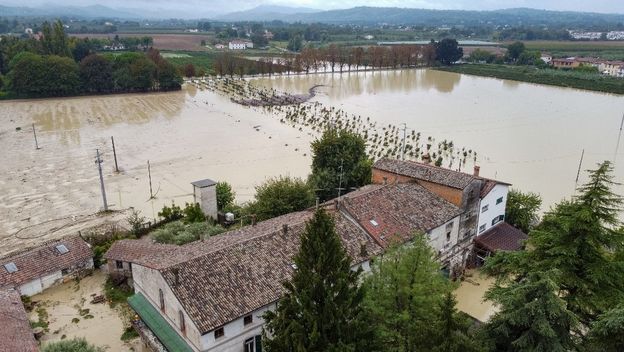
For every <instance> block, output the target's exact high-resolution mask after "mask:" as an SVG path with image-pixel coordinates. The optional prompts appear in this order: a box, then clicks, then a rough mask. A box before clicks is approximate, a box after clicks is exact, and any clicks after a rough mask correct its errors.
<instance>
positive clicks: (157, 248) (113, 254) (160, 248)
mask: <svg viewBox="0 0 624 352" xmlns="http://www.w3.org/2000/svg"><path fill="white" fill-rule="evenodd" d="M178 248H179V247H178V246H176V245H170V244H159V243H153V242H149V241H145V240H130V239H124V240H119V241H116V242H115V243H113V245H112V246H111V247H110V248H109V249H108V251H107V252H106V254H104V259H107V260H120V261H123V262H133V263H137V262H139V261H141V259H142V258H145V257H148V256H151V255H155V254H158V253H167V252H170V251H176V250H178Z"/></svg>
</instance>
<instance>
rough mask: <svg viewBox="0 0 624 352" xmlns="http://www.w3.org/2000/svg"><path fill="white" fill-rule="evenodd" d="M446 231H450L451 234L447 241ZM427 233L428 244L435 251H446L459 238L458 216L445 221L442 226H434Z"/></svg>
mask: <svg viewBox="0 0 624 352" xmlns="http://www.w3.org/2000/svg"><path fill="white" fill-rule="evenodd" d="M447 225H448V228H447ZM451 226H452V227H451ZM448 232H450V233H451V236H450V239H449V240H448V241H447V239H446V235H447V233H448ZM427 234H428V236H429V245H430V246H431V247H432V248H433V249H435V251H436V252H437V253H440V252H445V251H448V250H449V249H450V248H453V247H454V246H455V245H456V244H457V241H458V238H459V216H457V217H455V218H453V219H452V220H450V221H448V222H446V223H445V224H444V225H442V226H438V227H436V228H435V229H433V230H431V231H429V232H428V233H427Z"/></svg>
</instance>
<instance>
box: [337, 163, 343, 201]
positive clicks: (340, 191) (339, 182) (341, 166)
mask: <svg viewBox="0 0 624 352" xmlns="http://www.w3.org/2000/svg"><path fill="white" fill-rule="evenodd" d="M343 164H344V160H343V159H340V178H339V179H338V188H337V189H338V198H340V195H341V194H342V190H343V189H344V188H342V176H343V173H344V172H343Z"/></svg>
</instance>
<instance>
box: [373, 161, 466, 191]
mask: <svg viewBox="0 0 624 352" xmlns="http://www.w3.org/2000/svg"><path fill="white" fill-rule="evenodd" d="M373 167H374V168H376V169H379V170H384V171H388V172H392V173H395V174H399V175H403V176H408V177H413V178H416V179H419V180H424V181H428V182H433V183H438V184H442V185H445V186H448V187H452V188H457V189H464V188H466V187H467V186H468V185H469V184H470V183H471V182H472V180H474V179H475V176H473V175H470V174H466V173H463V172H459V171H453V170H449V169H445V168H442V167H438V166H433V165H429V164H424V163H419V162H416V161H407V160H396V159H388V158H382V159H379V160H377V161H376V162H375V164H373Z"/></svg>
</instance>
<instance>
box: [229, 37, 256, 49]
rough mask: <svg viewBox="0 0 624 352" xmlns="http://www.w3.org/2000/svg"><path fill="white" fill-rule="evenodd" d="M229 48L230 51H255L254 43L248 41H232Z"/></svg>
mask: <svg viewBox="0 0 624 352" xmlns="http://www.w3.org/2000/svg"><path fill="white" fill-rule="evenodd" d="M228 47H229V48H230V50H245V49H253V43H252V42H250V41H246V40H238V39H236V40H232V41H231V42H229V44H228Z"/></svg>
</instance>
